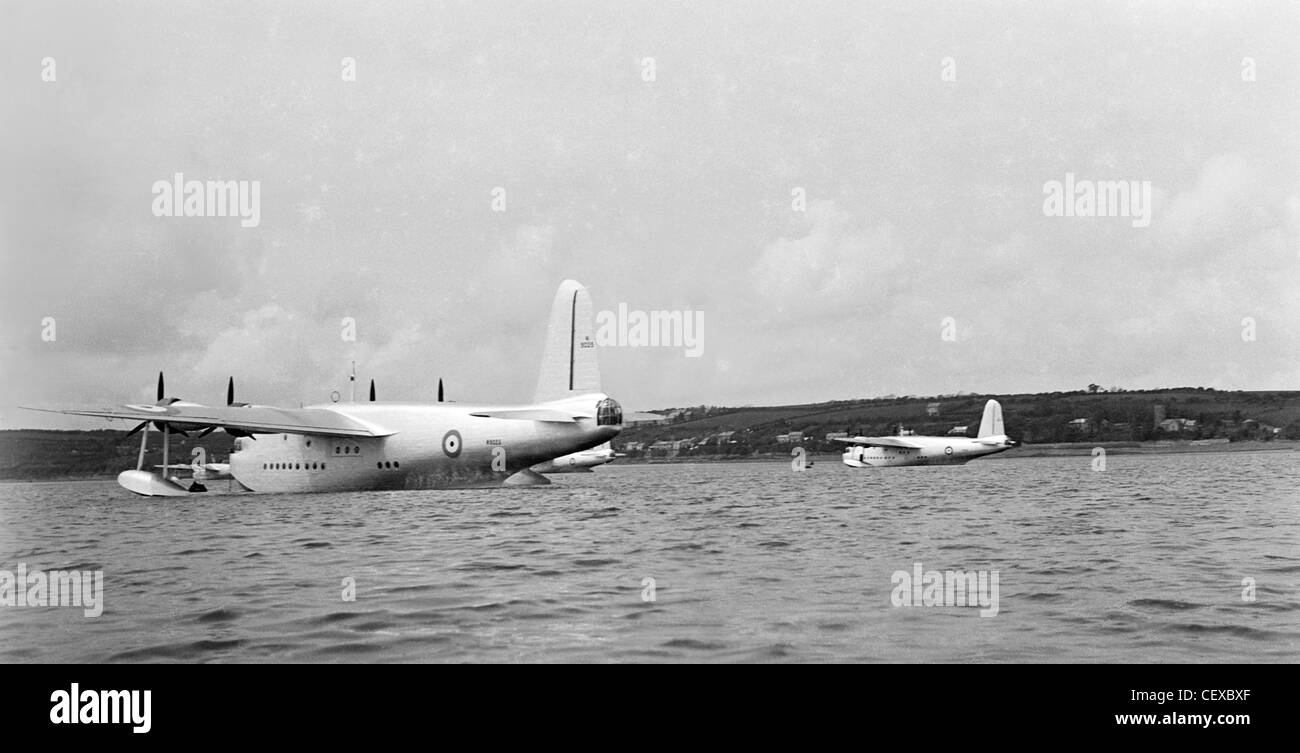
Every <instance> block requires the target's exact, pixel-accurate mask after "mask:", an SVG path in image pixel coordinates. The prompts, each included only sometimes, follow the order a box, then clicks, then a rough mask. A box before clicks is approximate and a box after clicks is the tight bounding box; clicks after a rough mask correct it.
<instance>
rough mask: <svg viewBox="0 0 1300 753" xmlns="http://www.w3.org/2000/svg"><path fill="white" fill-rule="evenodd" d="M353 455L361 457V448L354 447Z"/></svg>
mask: <svg viewBox="0 0 1300 753" xmlns="http://www.w3.org/2000/svg"><path fill="white" fill-rule="evenodd" d="M352 454H353V455H360V454H361V448H360V447H353V448H352Z"/></svg>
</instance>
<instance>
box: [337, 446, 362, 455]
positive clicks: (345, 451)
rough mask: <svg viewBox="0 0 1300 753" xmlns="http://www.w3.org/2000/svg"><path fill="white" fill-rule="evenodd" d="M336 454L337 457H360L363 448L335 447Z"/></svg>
mask: <svg viewBox="0 0 1300 753" xmlns="http://www.w3.org/2000/svg"><path fill="white" fill-rule="evenodd" d="M334 454H335V455H360V454H361V448H360V447H357V446H355V445H354V446H351V447H335V448H334Z"/></svg>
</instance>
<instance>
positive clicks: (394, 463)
mask: <svg viewBox="0 0 1300 753" xmlns="http://www.w3.org/2000/svg"><path fill="white" fill-rule="evenodd" d="M393 467H394V468H401V467H402V464H401V463H399V462H397V461H396V460H394V461H393Z"/></svg>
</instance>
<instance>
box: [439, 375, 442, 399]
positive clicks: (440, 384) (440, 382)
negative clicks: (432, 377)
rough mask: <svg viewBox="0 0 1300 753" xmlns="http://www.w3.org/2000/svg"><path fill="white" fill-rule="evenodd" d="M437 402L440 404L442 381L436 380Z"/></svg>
mask: <svg viewBox="0 0 1300 753" xmlns="http://www.w3.org/2000/svg"><path fill="white" fill-rule="evenodd" d="M438 402H440V403H441V402H442V380H441V379H439V380H438Z"/></svg>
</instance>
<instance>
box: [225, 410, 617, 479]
mask: <svg viewBox="0 0 1300 753" xmlns="http://www.w3.org/2000/svg"><path fill="white" fill-rule="evenodd" d="M605 399H606V398H605V395H603V394H593V395H588V396H584V397H582V398H572V399H569V400H566V401H564V403H565V404H570V403H572V404H575V405H577V404H581V405H582V406H583V407H584V408H585V409H586V412H590V413H591V415H592V417H591V418H580V419H578V420H576V421H571V422H557V421H534V420H508V419H501V418H491V417H481V416H474V415H471V414H473V413H491V412H493V411H496V410H499V409H498V408H494V407H492V406H482V407H471V406H465V405H461V404H447V403H433V404H429V403H423V404H421V403H357V404H325V405H318V406H312V407H314V408H322V409H327V410H335V411H338V412H339V413H340V414H343V415H346V416H347V417H348V418H350V419H352V420H355V421H359V422H364V423H368V424H374V425H378V426H383V427H384V428H385V429H387V430H389V431H392V432H393V433H392V434H390V435H388V436H381V437H330V436H320V435H311V434H259V435H258V436H257V440H256V441H253V440H251V439H248V438H241V439H238V440H236V451H235V452H233V453H232V454H231V456H230V473H231V475H232V476H234V478H235V479H236V480H237V481H239V483H241V484H243V485H244V486H245V487H247V488H249V489H251V490H253V491H258V492H313V491H351V490H370V489H431V488H447V487H462V486H475V485H480V484H483V485H499V484H500V483H502V482H503V481H504V480H505V479H507V478H509V477H510V476H512V475H514V474H516V473H518V472H519V471H522V470H526V469H527V468H529V467H530V466H533V465H536V464H537V463H540V462H543V461H547V460H549V459H551V458H554V457H556V456H559V455H564V454H567V453H571V452H576V451H579V450H584V449H586V448H588V447H594V446H596V445H599V444H602V443H603V442H606V441H608V440H609V439H610V438H611V437H613V436H614V435H616V434H617V433H618V431H619V429H620V427H619V426H617V425H608V424H601V423H600V419H599V418H597V417H596V406H597V404H598V403H600V402H601V401H602V400H605ZM542 407H543V406H538V408H542ZM545 407H546V408H547V409H554V408H556V407H557V405H556V404H545ZM511 410H520V409H519V408H518V407H515V408H512V409H511Z"/></svg>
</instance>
